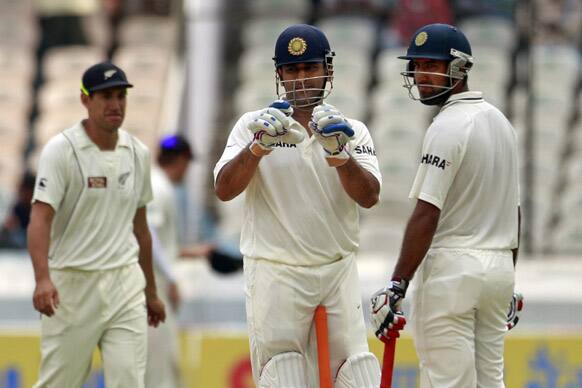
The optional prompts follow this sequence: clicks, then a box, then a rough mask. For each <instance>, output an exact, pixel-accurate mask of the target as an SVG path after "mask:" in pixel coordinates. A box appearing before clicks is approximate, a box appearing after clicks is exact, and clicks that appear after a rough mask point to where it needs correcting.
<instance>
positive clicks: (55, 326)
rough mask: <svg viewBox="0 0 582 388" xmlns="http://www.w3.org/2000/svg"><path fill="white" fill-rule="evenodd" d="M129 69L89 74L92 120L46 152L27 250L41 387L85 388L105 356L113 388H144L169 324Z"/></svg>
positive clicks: (103, 67)
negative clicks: (132, 121) (153, 332)
mask: <svg viewBox="0 0 582 388" xmlns="http://www.w3.org/2000/svg"><path fill="white" fill-rule="evenodd" d="M130 87H132V85H131V84H130V83H129V82H128V81H127V78H126V76H125V73H124V72H123V71H122V70H121V69H120V68H118V67H116V66H115V65H113V64H111V63H99V64H97V65H94V66H92V67H90V68H89V69H87V71H86V72H85V73H84V75H83V79H82V84H81V91H82V93H81V102H82V103H83V105H84V106H85V108H86V109H87V113H88V117H87V118H86V119H85V120H83V121H81V122H79V123H78V124H76V125H75V126H73V127H71V128H69V129H66V130H64V131H63V132H61V133H60V134H59V135H57V136H55V137H54V138H52V139H51V140H50V141H49V142H48V143H47V144H46V146H45V147H44V149H43V150H42V154H41V156H40V161H39V168H38V178H37V183H36V187H35V191H34V197H33V200H32V202H33V205H32V212H31V221H30V225H29V227H28V249H29V252H30V255H31V258H32V264H33V267H34V274H35V279H36V288H35V290H34V296H33V303H34V308H35V309H36V310H38V311H39V312H40V313H41V314H43V315H42V323H41V353H42V361H41V366H40V377H39V380H38V382H37V383H36V385H35V387H37V388H53V387H54V388H56V387H59V388H60V387H66V388H80V387H81V386H82V385H83V382H84V381H85V380H86V378H87V376H88V374H89V371H90V367H91V359H92V355H93V350H94V349H95V347H96V346H98V347H99V349H100V350H101V355H102V360H103V367H104V370H105V383H106V385H107V387H108V388H127V387H138V388H140V387H144V375H145V368H146V345H147V337H146V329H147V325H148V323H149V324H150V325H151V326H157V325H158V324H159V323H160V322H163V321H164V319H165V312H164V305H163V303H162V302H161V300H160V299H159V298H158V296H157V292H156V283H155V279H154V275H153V270H152V261H151V237H150V232H149V229H148V226H147V218H146V207H145V206H146V204H147V203H148V202H149V201H150V200H151V199H152V189H151V183H150V157H149V152H148V150H147V148H146V147H145V145H143V144H142V143H141V142H140V141H139V140H137V139H136V138H134V137H133V136H131V135H130V134H129V133H127V132H125V131H124V130H123V129H121V128H120V127H121V124H122V122H123V119H124V116H125V107H126V100H127V99H126V95H127V92H126V90H127V88H130Z"/></svg>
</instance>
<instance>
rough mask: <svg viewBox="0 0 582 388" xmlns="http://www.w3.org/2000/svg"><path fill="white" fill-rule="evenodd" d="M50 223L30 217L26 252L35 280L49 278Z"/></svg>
mask: <svg viewBox="0 0 582 388" xmlns="http://www.w3.org/2000/svg"><path fill="white" fill-rule="evenodd" d="M50 232H51V224H50V223H46V222H43V220H39V219H37V217H35V216H34V215H33V216H32V217H31V221H30V224H29V226H28V230H27V236H28V237H27V239H28V252H29V254H30V257H31V260H32V267H33V269H34V278H35V280H36V281H39V280H42V279H46V278H49V277H50V276H49V266H48V252H49V245H50Z"/></svg>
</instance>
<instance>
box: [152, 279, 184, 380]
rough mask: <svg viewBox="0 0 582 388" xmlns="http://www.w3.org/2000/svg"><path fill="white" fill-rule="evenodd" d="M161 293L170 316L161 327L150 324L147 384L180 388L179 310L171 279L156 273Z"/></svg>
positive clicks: (159, 292)
mask: <svg viewBox="0 0 582 388" xmlns="http://www.w3.org/2000/svg"><path fill="white" fill-rule="evenodd" d="M156 284H157V286H158V295H159V297H160V299H161V300H162V301H163V302H164V305H165V306H166V320H165V321H164V323H163V324H161V325H159V326H158V327H152V326H148V329H147V333H148V350H147V366H146V372H145V386H146V388H178V387H181V386H182V385H181V378H180V344H179V330H178V323H177V322H176V314H175V312H174V311H173V309H172V305H171V304H170V299H169V297H168V291H167V290H168V282H167V281H166V280H165V279H164V278H163V276H160V275H159V274H157V273H156Z"/></svg>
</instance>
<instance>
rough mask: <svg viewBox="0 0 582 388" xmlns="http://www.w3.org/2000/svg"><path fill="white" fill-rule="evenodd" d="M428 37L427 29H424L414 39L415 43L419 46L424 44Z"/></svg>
mask: <svg viewBox="0 0 582 388" xmlns="http://www.w3.org/2000/svg"><path fill="white" fill-rule="evenodd" d="M427 39H428V34H427V33H426V31H422V32H421V33H420V34H418V35H416V38H415V39H414V44H416V45H417V46H422V45H423V44H425V43H426V41H427Z"/></svg>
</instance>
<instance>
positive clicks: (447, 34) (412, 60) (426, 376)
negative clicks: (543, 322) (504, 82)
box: [371, 24, 520, 388]
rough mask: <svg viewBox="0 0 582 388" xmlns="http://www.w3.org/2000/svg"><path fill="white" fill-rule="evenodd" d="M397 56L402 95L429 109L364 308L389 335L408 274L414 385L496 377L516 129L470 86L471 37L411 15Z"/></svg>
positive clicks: (508, 290) (506, 290)
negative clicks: (414, 20) (386, 256)
mask: <svg viewBox="0 0 582 388" xmlns="http://www.w3.org/2000/svg"><path fill="white" fill-rule="evenodd" d="M400 58H401V59H404V60H407V61H408V65H407V70H406V71H405V72H404V73H402V75H403V76H404V80H405V87H407V88H408V90H409V93H410V96H411V97H412V98H413V99H414V100H419V101H420V102H422V103H423V104H425V105H433V106H438V107H440V111H439V113H438V115H437V116H436V117H435V118H434V120H433V122H432V124H431V125H430V127H429V128H428V130H427V132H426V135H425V138H424V142H423V146H422V155H421V157H420V166H419V168H418V172H417V174H416V178H415V180H414V183H413V186H412V190H411V192H410V197H411V198H415V199H416V200H417V202H416V207H415V209H414V211H413V213H412V215H411V217H410V220H409V221H408V226H407V228H406V231H405V235H404V239H403V243H402V248H401V252H400V257H399V258H398V262H397V264H396V267H395V269H394V273H393V275H392V281H391V282H390V284H389V285H388V287H386V288H385V289H383V290H380V291H379V292H378V293H376V294H375V295H374V296H373V297H372V309H371V310H372V317H371V320H372V323H373V325H374V326H375V328H377V329H378V331H377V335H389V333H388V330H389V329H390V327H391V325H393V324H394V323H395V322H396V320H397V319H399V318H400V317H399V315H400V314H401V313H400V310H401V308H400V304H401V303H402V299H403V298H404V297H405V295H406V291H407V287H408V284H409V282H410V281H412V280H413V277H414V280H413V287H412V289H411V291H412V297H411V311H410V325H409V326H411V327H412V334H413V337H414V342H415V346H416V351H417V354H418V357H419V359H420V386H421V387H422V388H428V387H432V388H459V387H463V388H469V387H480V388H501V387H504V383H503V343H504V337H505V333H506V331H507V327H506V325H508V324H509V322H507V320H508V317H507V307H508V304H509V303H510V301H512V296H513V288H514V265H515V262H516V260H517V249H518V243H519V241H518V235H519V223H520V220H519V219H520V215H519V192H518V180H519V179H518V158H517V138H516V133H515V130H514V129H513V127H512V126H511V124H510V123H509V122H508V121H507V119H506V118H505V116H503V114H502V113H501V112H500V111H499V110H498V109H497V108H495V107H494V106H492V105H491V104H489V103H487V102H486V101H485V100H484V99H483V95H482V94H481V93H480V92H473V91H469V86H468V72H469V70H470V69H471V67H472V65H473V57H472V53H471V46H470V44H469V41H468V40H467V38H466V37H465V35H464V34H463V33H462V32H461V31H460V30H458V29H457V28H456V27H453V26H450V25H446V24H431V25H427V26H424V27H422V28H421V29H419V30H418V31H417V32H416V33H415V34H414V36H413V38H412V42H411V43H410V46H409V47H408V51H407V53H406V55H405V56H402V57H400ZM415 275H416V276H415ZM511 318H512V319H513V318H515V317H511Z"/></svg>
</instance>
